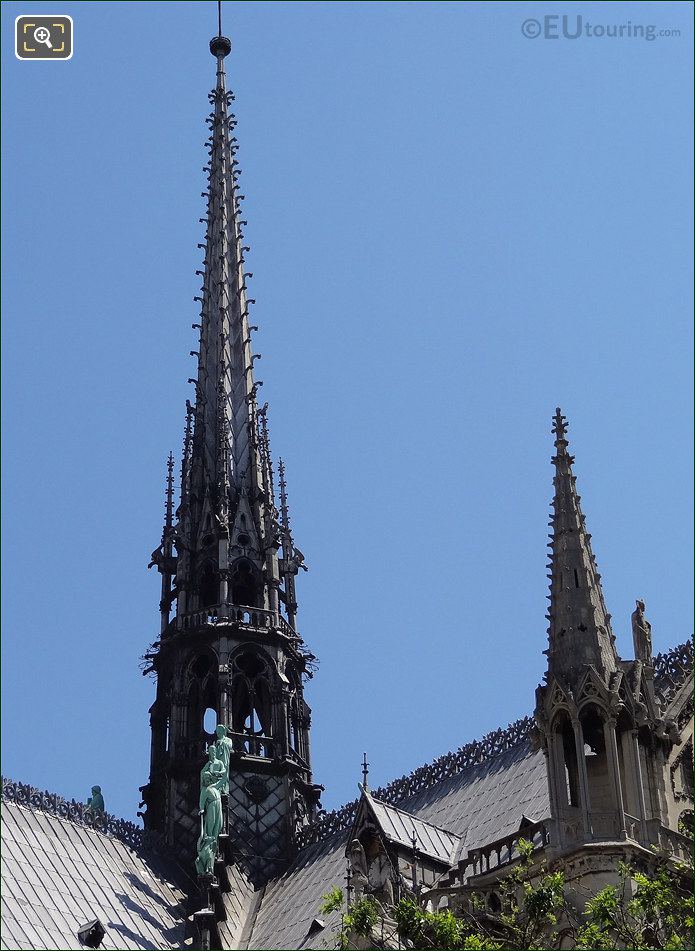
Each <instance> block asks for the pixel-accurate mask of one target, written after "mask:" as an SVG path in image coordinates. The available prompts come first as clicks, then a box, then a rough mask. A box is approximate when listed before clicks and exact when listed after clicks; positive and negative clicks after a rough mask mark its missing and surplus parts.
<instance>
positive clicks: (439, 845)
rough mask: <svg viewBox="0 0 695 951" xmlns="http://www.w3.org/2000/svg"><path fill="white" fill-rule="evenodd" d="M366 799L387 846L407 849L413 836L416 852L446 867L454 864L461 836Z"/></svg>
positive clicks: (367, 795)
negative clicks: (391, 843) (414, 837)
mask: <svg viewBox="0 0 695 951" xmlns="http://www.w3.org/2000/svg"><path fill="white" fill-rule="evenodd" d="M365 795H366V797H367V801H368V802H369V805H370V807H371V809H372V812H373V813H374V817H375V819H376V821H377V822H378V823H379V828H380V829H381V831H382V833H383V834H384V836H385V837H386V838H387V839H388V840H389V841H390V842H395V843H396V844H397V845H402V846H405V848H407V849H410V848H412V841H413V833H415V836H416V842H417V848H418V851H419V852H421V853H423V854H424V855H429V856H431V857H432V858H434V859H437V860H438V861H439V862H445V863H446V864H448V865H450V864H451V863H452V862H453V861H454V858H455V856H456V853H457V852H458V849H459V846H460V844H461V837H460V836H458V835H454V834H453V833H451V832H448V831H447V830H446V829H440V828H439V826H435V825H432V823H431V822H426V821H424V820H423V819H420V818H418V816H414V815H413V814H412V813H410V812H404V811H403V809H398V808H397V807H396V806H390V805H389V804H388V803H386V802H381V801H380V800H378V799H374V798H373V796H371V795H370V794H369V792H366V793H365Z"/></svg>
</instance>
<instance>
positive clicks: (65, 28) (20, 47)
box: [14, 16, 73, 59]
mask: <svg viewBox="0 0 695 951" xmlns="http://www.w3.org/2000/svg"><path fill="white" fill-rule="evenodd" d="M14 36H15V45H14V51H15V55H16V56H17V59H70V58H71V56H72V38H73V32H72V17H69V16H53V17H44V16H41V17H39V16H20V17H17V19H16V20H15V21H14Z"/></svg>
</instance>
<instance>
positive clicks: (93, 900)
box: [0, 781, 192, 951]
mask: <svg viewBox="0 0 695 951" xmlns="http://www.w3.org/2000/svg"><path fill="white" fill-rule="evenodd" d="M3 800H4V801H3V808H2V820H3V821H2V937H1V938H0V947H2V948H3V949H7V951H24V949H28V948H47V949H48V948H62V949H66V951H67V949H70V948H74V949H78V948H81V947H83V946H82V945H81V944H80V942H79V939H78V935H77V933H78V930H79V929H80V928H81V927H82V926H83V925H85V924H87V923H88V922H90V921H94V919H99V921H100V922H101V923H102V925H103V927H104V929H105V932H106V933H105V936H104V940H103V943H102V945H101V947H102V948H108V949H111V948H113V949H115V948H152V949H166V948H184V947H188V946H190V942H187V941H186V918H187V916H188V913H189V912H188V898H187V893H188V892H189V891H190V888H191V884H192V883H191V882H190V881H189V880H188V879H187V876H186V875H185V873H184V872H183V871H182V870H181V869H180V868H178V867H177V866H176V865H174V863H173V862H171V861H170V860H168V859H167V858H166V857H165V856H163V855H161V854H158V853H157V851H156V850H155V849H154V848H151V847H147V846H146V845H144V844H143V839H142V830H140V829H137V828H136V827H135V826H134V825H133V824H132V823H126V822H122V821H118V820H111V819H110V818H107V820H106V822H104V823H97V826H98V827H97V828H89V827H88V826H87V825H86V824H84V823H83V822H82V818H83V817H84V812H83V807H80V805H79V804H77V803H66V802H65V800H63V799H60V798H59V797H57V796H48V795H47V794H43V793H39V792H38V790H35V789H32V788H31V787H29V786H24V785H22V784H19V783H7V782H5V781H3ZM20 803H22V804H21V805H20ZM51 812H53V814H51ZM61 813H62V815H63V816H65V818H63V817H61V815H60V814H61ZM68 816H69V817H70V818H68ZM85 818H86V817H85ZM109 826H111V828H112V831H109Z"/></svg>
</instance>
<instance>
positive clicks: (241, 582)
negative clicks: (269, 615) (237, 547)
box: [231, 558, 260, 608]
mask: <svg viewBox="0 0 695 951" xmlns="http://www.w3.org/2000/svg"><path fill="white" fill-rule="evenodd" d="M231 588H232V604H237V605H241V606H243V607H249V608H258V607H260V605H259V603H258V596H259V591H260V586H259V583H258V577H257V572H256V570H255V569H254V567H253V565H252V564H251V562H250V561H249V560H248V559H247V558H240V559H239V560H238V561H236V562H235V563H234V566H233V567H232V575H231Z"/></svg>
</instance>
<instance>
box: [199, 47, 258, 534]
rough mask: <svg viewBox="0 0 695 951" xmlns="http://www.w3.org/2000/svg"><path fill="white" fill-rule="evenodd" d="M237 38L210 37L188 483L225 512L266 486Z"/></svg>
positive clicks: (220, 513)
mask: <svg viewBox="0 0 695 951" xmlns="http://www.w3.org/2000/svg"><path fill="white" fill-rule="evenodd" d="M231 46H232V45H231V42H230V41H229V40H228V39H227V38H226V37H224V36H216V37H214V38H213V39H212V40H211V41H210V52H211V53H212V54H213V56H215V58H216V60H217V79H216V84H215V89H214V90H213V91H212V92H211V93H210V96H209V100H210V103H211V104H212V112H211V113H210V115H209V116H208V119H207V123H208V126H209V128H210V136H209V138H208V140H207V143H206V146H207V148H208V151H209V153H210V160H209V163H208V165H207V166H206V170H207V172H208V187H207V190H206V191H205V192H203V197H205V198H206V199H207V212H206V215H205V217H204V218H203V219H202V220H203V221H204V222H205V224H206V236H205V244H204V245H200V247H201V248H203V249H204V251H205V257H204V261H203V270H202V271H199V272H198V274H200V276H201V277H202V279H203V284H202V287H201V294H202V296H199V297H196V300H198V301H199V303H200V305H201V310H200V324H199V325H198V326H199V329H200V345H199V348H198V351H194V353H196V354H197V356H198V372H197V376H196V379H195V381H194V382H195V385H196V399H195V409H194V415H195V422H194V430H193V445H192V453H191V479H190V491H191V494H192V495H194V496H195V497H196V499H197V500H198V502H202V500H203V498H204V497H205V495H206V494H207V495H210V496H211V497H212V499H214V502H215V505H214V508H215V512H214V514H215V515H216V516H217V517H218V518H220V519H221V520H224V518H225V515H226V512H225V508H226V498H225V496H226V495H227V493H228V492H229V491H230V490H232V489H233V490H236V491H237V492H238V491H241V490H246V491H248V492H249V493H250V494H253V493H254V492H256V491H257V490H258V489H261V490H263V488H264V487H263V478H262V473H261V466H260V459H259V451H258V443H259V440H258V421H257V415H256V414H257V408H256V393H257V390H258V387H259V386H260V385H261V384H260V383H257V382H254V378H253V362H254V360H255V359H257V358H258V355H255V356H254V355H253V353H252V350H251V334H250V328H249V321H248V307H249V304H250V303H253V301H251V300H249V299H248V298H247V296H246V291H247V283H246V282H247V279H248V278H249V277H250V276H251V275H250V274H245V273H244V251H245V250H247V249H246V248H245V247H243V233H242V226H243V225H244V224H245V222H242V221H241V220H240V202H241V200H242V198H243V196H242V195H240V194H239V188H238V178H239V169H238V162H237V159H236V157H235V156H236V151H237V146H236V139H235V138H234V136H233V135H232V132H233V129H234V126H235V124H236V120H235V118H234V115H233V114H232V113H231V112H230V106H231V103H232V101H233V99H234V97H233V95H232V93H231V92H229V91H228V90H227V80H226V74H225V65H224V64H225V57H226V56H227V55H228V54H229V52H230V51H231Z"/></svg>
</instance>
